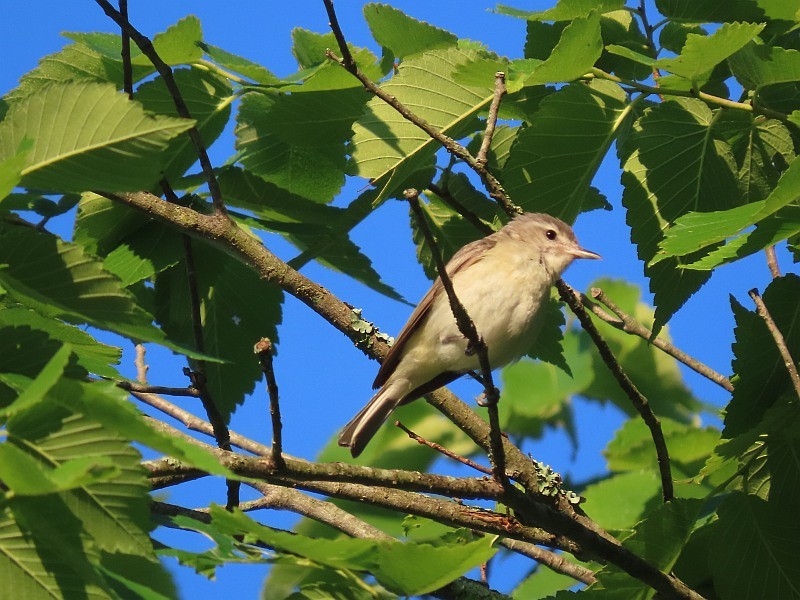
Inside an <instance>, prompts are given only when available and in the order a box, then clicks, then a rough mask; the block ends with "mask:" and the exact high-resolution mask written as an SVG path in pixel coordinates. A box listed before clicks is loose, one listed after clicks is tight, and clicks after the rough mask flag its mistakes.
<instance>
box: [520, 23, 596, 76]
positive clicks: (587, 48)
mask: <svg viewBox="0 0 800 600" xmlns="http://www.w3.org/2000/svg"><path fill="white" fill-rule="evenodd" d="M602 51H603V39H602V37H601V35H600V16H599V15H598V14H597V13H594V12H592V13H589V14H588V15H587V16H586V17H578V18H575V19H574V20H573V21H572V22H571V23H570V24H569V25H567V26H566V27H565V28H564V31H562V32H561V38H560V39H559V40H558V44H557V45H556V47H555V48H553V52H552V53H551V54H550V56H549V57H548V58H547V60H545V61H544V62H543V63H542V64H540V65H539V66H538V67H536V69H535V70H534V71H533V74H532V75H531V76H530V77H528V78H527V79H526V80H525V83H526V84H527V85H536V84H541V83H553V82H558V81H574V80H575V79H578V78H580V77H583V76H584V75H585V74H586V73H588V72H589V71H590V70H591V69H592V67H593V66H594V63H595V62H597V59H598V58H600V54H601V53H602Z"/></svg>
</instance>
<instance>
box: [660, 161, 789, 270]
mask: <svg viewBox="0 0 800 600" xmlns="http://www.w3.org/2000/svg"><path fill="white" fill-rule="evenodd" d="M798 199H800V161H796V160H795V161H794V162H792V164H791V165H790V166H789V168H788V169H787V170H786V172H785V173H784V174H783V176H782V177H781V178H780V180H779V181H778V184H777V186H776V187H775V189H774V190H772V193H771V194H770V195H769V196H768V197H767V198H766V199H764V200H760V201H757V202H751V203H749V204H745V205H744V206H737V207H736V208H731V209H728V210H723V211H712V212H690V213H687V214H685V215H683V216H681V217H680V218H679V219H676V220H675V223H674V224H673V226H672V227H670V228H669V229H668V230H667V231H666V234H665V237H664V240H663V241H662V242H661V244H660V246H661V250H662V251H663V254H664V255H665V256H684V255H687V254H689V253H691V252H694V251H696V250H700V249H702V248H706V247H708V246H711V245H713V244H715V243H717V242H720V241H723V240H725V239H727V238H730V237H733V236H735V235H736V234H738V233H740V232H742V231H743V230H744V229H746V228H747V227H750V226H752V225H755V224H756V223H758V222H759V221H762V220H764V219H766V218H767V217H770V216H772V215H774V214H775V213H777V212H778V211H780V210H781V209H784V208H787V207H789V205H790V204H794V203H796V202H797V201H798ZM787 237H788V235H787Z"/></svg>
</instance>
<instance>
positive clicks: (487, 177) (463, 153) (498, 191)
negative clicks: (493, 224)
mask: <svg viewBox="0 0 800 600" xmlns="http://www.w3.org/2000/svg"><path fill="white" fill-rule="evenodd" d="M98 1H99V0H98ZM323 2H324V4H325V10H326V11H327V12H328V19H329V24H330V27H331V30H332V31H333V35H334V37H335V38H336V43H337V44H338V46H339V52H341V53H342V56H343V57H344V58H339V57H338V56H336V54H335V53H334V52H332V51H331V50H328V51H327V52H326V53H325V55H326V56H327V57H328V58H330V59H331V60H334V61H336V62H337V63H339V64H340V65H341V66H342V67H343V68H344V69H346V70H347V71H348V72H349V73H351V74H352V75H353V76H354V77H356V78H357V79H358V80H359V81H360V82H361V85H363V86H364V89H366V90H367V91H368V92H369V93H371V94H374V95H375V96H377V97H378V98H380V99H381V100H383V101H384V102H386V103H387V104H388V105H389V106H391V107H392V108H394V109H395V110H396V111H397V112H398V113H400V115H401V116H402V117H403V118H404V119H406V120H408V121H410V122H411V123H413V124H414V125H416V126H417V127H419V128H420V129H422V130H423V131H424V132H425V133H427V134H428V135H429V136H430V137H431V139H434V140H436V141H437V142H439V143H440V144H441V145H442V146H444V147H445V149H446V150H447V151H448V152H450V153H451V154H453V155H455V156H458V157H459V158H460V159H462V160H463V161H464V162H466V163H467V165H469V167H470V168H471V169H472V170H473V171H475V172H476V173H477V174H478V175H479V176H480V177H481V179H482V180H483V182H484V184H485V185H486V188H487V190H488V191H489V195H490V196H491V197H492V198H494V199H495V200H496V201H497V202H498V203H499V204H500V206H502V207H503V210H505V211H506V213H507V214H508V215H509V216H510V217H514V216H516V215H518V214H521V213H522V209H521V208H520V207H518V206H516V205H515V204H513V203H512V202H511V200H510V198H509V197H508V194H507V193H506V191H505V190H504V189H503V186H502V184H501V183H500V182H499V181H498V180H497V178H496V177H495V176H494V175H492V174H491V173H490V172H489V171H488V170H487V169H486V165H481V164H478V162H477V161H476V160H475V157H474V156H472V154H470V152H469V150H467V149H466V148H465V147H464V146H462V145H461V144H459V143H458V142H457V141H455V140H454V139H453V138H451V137H449V136H447V135H445V134H443V133H442V132H441V131H439V130H438V129H436V128H435V127H434V126H433V125H431V124H430V123H428V122H427V121H426V120H425V119H423V118H421V117H419V116H417V115H416V114H414V113H413V112H411V111H410V110H409V109H408V108H407V107H406V106H405V105H404V104H403V103H402V102H400V101H399V100H398V99H397V98H395V97H394V96H392V95H391V94H388V93H386V91H384V90H382V89H381V88H379V87H378V86H377V85H376V84H375V82H374V81H372V80H371V79H370V78H369V77H367V76H366V75H365V74H364V73H363V72H362V71H361V69H359V68H358V65H357V64H356V63H355V61H354V60H353V56H352V55H351V54H350V49H349V48H348V47H347V40H345V37H344V33H342V28H341V27H340V26H339V21H338V19H337V18H336V12H335V11H334V9H333V2H332V0H323Z"/></svg>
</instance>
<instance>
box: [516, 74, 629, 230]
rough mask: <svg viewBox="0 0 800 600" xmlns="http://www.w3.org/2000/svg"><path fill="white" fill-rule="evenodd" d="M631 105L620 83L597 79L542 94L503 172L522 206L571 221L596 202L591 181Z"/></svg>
mask: <svg viewBox="0 0 800 600" xmlns="http://www.w3.org/2000/svg"><path fill="white" fill-rule="evenodd" d="M598 84H599V85H598ZM631 106H632V105H631V104H626V102H625V94H624V93H623V92H622V90H621V89H620V88H619V86H617V85H616V84H612V83H607V82H601V81H597V82H594V83H593V84H592V85H591V86H584V85H581V84H575V85H568V86H566V87H564V88H562V89H561V90H559V91H558V92H556V93H554V94H551V95H550V96H548V97H547V98H545V99H544V100H543V101H542V103H541V107H540V109H539V111H538V112H537V113H536V118H535V119H534V121H533V122H532V123H531V124H530V125H529V126H528V127H526V128H524V129H522V130H521V131H520V133H519V134H518V135H517V137H516V140H515V141H514V145H513V146H512V147H511V150H510V152H509V157H508V161H507V162H506V164H505V166H504V168H503V172H502V180H503V183H504V185H505V187H506V191H507V192H508V193H509V195H510V196H511V197H512V198H513V199H514V200H515V202H516V203H517V204H519V205H520V206H522V208H523V209H525V210H526V211H533V212H546V213H549V214H552V215H555V216H558V217H560V218H561V219H564V220H566V221H567V222H572V221H574V220H575V218H576V217H577V216H578V214H579V213H580V212H581V211H582V210H586V209H588V208H589V207H594V206H595V202H596V199H597V195H598V192H597V191H596V190H594V188H592V187H591V183H592V180H593V179H594V175H595V173H596V172H597V169H598V168H599V166H600V163H601V162H602V160H603V158H604V157H605V155H606V153H607V152H608V149H609V148H610V146H611V144H612V142H613V141H614V139H615V137H616V134H617V132H618V130H619V127H620V125H621V124H622V123H623V122H624V120H625V118H626V117H627V115H628V114H629V111H630V110H631Z"/></svg>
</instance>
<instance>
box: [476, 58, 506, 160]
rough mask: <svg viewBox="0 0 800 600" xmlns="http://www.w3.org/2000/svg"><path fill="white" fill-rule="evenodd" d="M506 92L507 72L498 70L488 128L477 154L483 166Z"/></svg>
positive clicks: (487, 119) (487, 120) (487, 122)
mask: <svg viewBox="0 0 800 600" xmlns="http://www.w3.org/2000/svg"><path fill="white" fill-rule="evenodd" d="M505 93H506V74H505V73H503V71H498V72H497V73H495V74H494V96H493V97H492V104H491V105H490V106H489V116H488V117H487V118H486V129H485V130H484V132H483V140H482V141H481V147H480V149H479V150H478V154H477V155H476V156H475V162H476V163H477V164H479V165H480V166H481V167H483V168H486V163H488V162H489V159H488V154H489V148H491V146H492V138H493V137H494V129H495V127H496V126H497V113H498V111H499V110H500V101H501V100H502V99H503V96H504V95H505Z"/></svg>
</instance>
